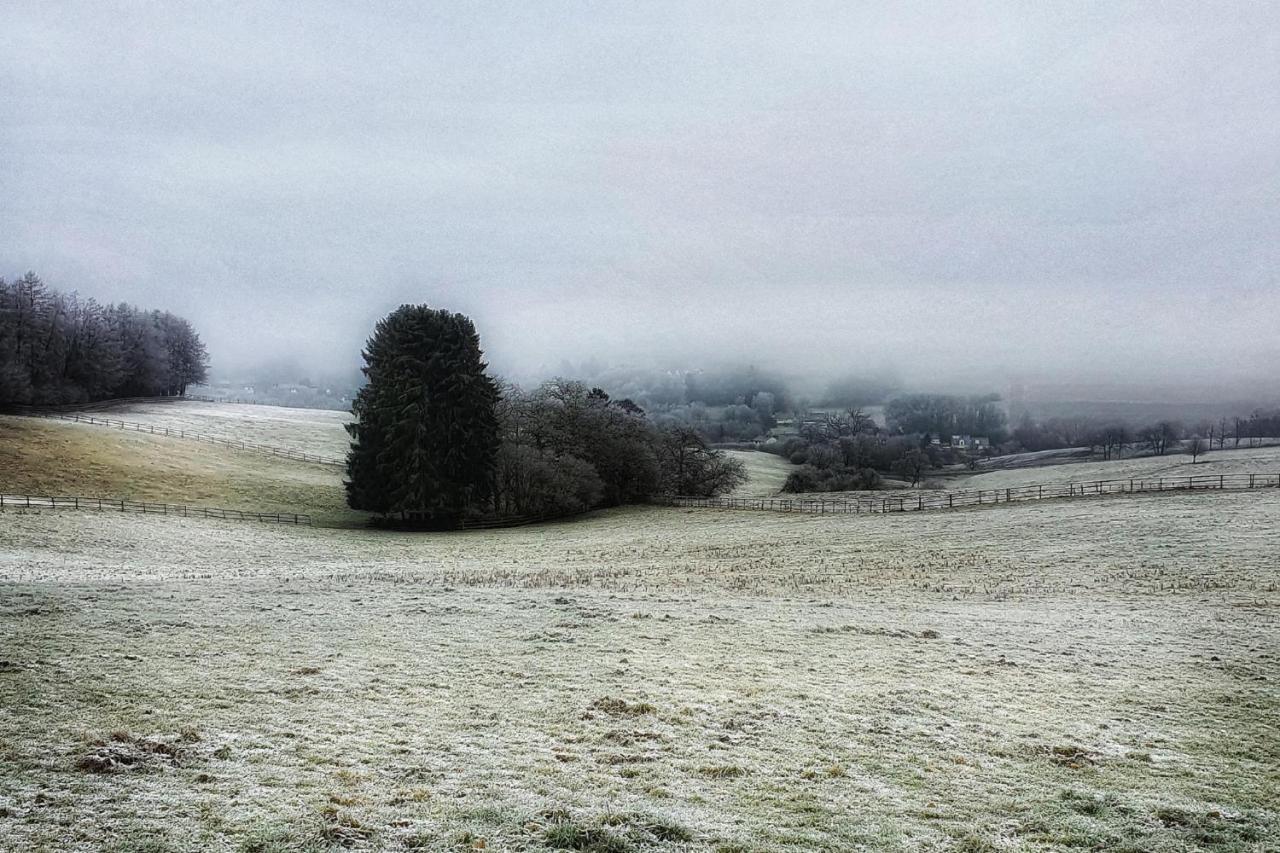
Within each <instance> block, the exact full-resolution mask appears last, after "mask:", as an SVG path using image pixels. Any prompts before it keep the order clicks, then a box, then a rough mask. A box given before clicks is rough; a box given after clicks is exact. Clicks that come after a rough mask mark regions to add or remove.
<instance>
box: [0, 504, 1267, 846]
mask: <svg viewBox="0 0 1280 853" xmlns="http://www.w3.org/2000/svg"><path fill="white" fill-rule="evenodd" d="M1278 510H1280V493H1273V492H1258V493H1238V494H1214V495H1206V494H1182V495H1170V496H1161V497H1151V498H1122V499H1114V500H1097V501H1078V502H1062V503H1056V504H1042V505H1038V504H1028V505H1014V506H1010V507H1005V508H1002V509H1001V510H999V511H981V510H979V511H968V512H956V513H945V514H926V515H921V516H877V517H872V518H868V517H864V516H837V517H831V516H828V517H813V516H785V515H774V514H761V513H745V512H716V511H706V510H698V511H682V510H673V509H635V510H626V511H615V512H608V513H601V514H597V515H595V516H592V517H588V518H586V519H584V520H581V521H577V522H573V523H568V524H560V525H553V526H542V527H534V528H524V529H517V530H508V531H499V532H475V533H464V534H450V535H397V534H377V533H373V532H368V531H359V530H354V531H353V530H348V531H340V530H319V529H317V530H308V529H287V530H281V529H277V528H267V527H257V526H252V525H243V524H227V523H219V522H212V521H191V520H185V521H183V520H175V519H165V518H157V517H131V516H110V515H98V514H91V513H76V512H74V511H59V512H49V511H45V512H31V513H25V512H19V513H14V512H6V513H4V514H3V515H0V579H2V581H0V583H2V585H0V637H3V647H2V648H3V651H0V658H2V659H3V660H2V661H0V846H3V847H5V848H6V849H13V850H31V849H35V850H40V849H46V850H66V849H80V850H99V849H119V850H153V851H154V850H170V849H172V850H244V851H250V850H254V851H268V850H323V849H330V848H333V849H339V848H357V849H359V848H369V849H402V850H408V849H426V850H474V849H488V850H538V851H541V850H594V851H648V850H655V851H657V850H672V851H675V850H699V851H702V850H706V851H712V850H714V851H722V853H726V852H727V851H773V850H856V849H875V850H882V849H883V850H916V849H934V850H970V851H973V850H1015V849H1028V850H1038V849H1070V848H1078V849H1102V848H1106V849H1128V850H1135V851H1136V850H1189V849H1202V848H1218V849H1224V850H1228V849H1239V850H1251V849H1253V850H1261V849H1274V848H1273V847H1272V846H1271V845H1273V844H1274V839H1275V838H1276V837H1277V835H1278V834H1280V813H1278V810H1277V806H1276V803H1277V802H1278V801H1280V800H1278V798H1277V794H1278V793H1280V790H1278V782H1280V777H1278V771H1277V768H1280V738H1277V737H1276V731H1277V730H1280V688H1278V687H1277V679H1278V678H1280V666H1278V665H1277V658H1276V655H1277V654H1280V643H1278V642H1277V640H1278V639H1280V621H1278V619H1277V617H1278V616H1280V609H1278V608H1280V561H1278V560H1277V559H1276V554H1277V550H1278V548H1280V531H1278V530H1277V527H1276V524H1275V518H1276V517H1277V511H1278Z"/></svg>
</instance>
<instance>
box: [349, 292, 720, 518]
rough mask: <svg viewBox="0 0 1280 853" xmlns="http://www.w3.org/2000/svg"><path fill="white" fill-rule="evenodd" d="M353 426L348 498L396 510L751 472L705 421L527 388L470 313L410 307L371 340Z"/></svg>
mask: <svg viewBox="0 0 1280 853" xmlns="http://www.w3.org/2000/svg"><path fill="white" fill-rule="evenodd" d="M364 358H365V363H366V366H365V368H364V372H365V376H366V378H367V380H368V381H367V383H366V385H365V386H364V387H363V388H362V389H361V390H360V391H359V393H358V394H357V395H356V398H355V402H354V405H353V407H352V413H353V414H354V415H355V418H356V419H355V422H354V423H352V424H351V425H349V426H348V431H349V432H350V433H351V436H352V438H353V441H352V447H351V451H350V453H349V454H348V457H347V484H346V488H347V500H348V503H349V504H350V505H351V506H352V507H353V508H355V509H360V510H368V511H372V512H376V513H379V514H380V515H382V516H384V517H386V518H394V519H397V520H398V521H400V522H406V523H414V524H425V525H433V526H434V525H442V526H447V525H450V524H454V523H456V522H458V521H459V520H461V519H464V518H468V517H476V516H496V517H505V516H530V515H547V514H566V513H571V512H577V511H581V510H584V509H589V508H591V507H596V506H614V505H619V504H626V503H635V502H640V501H644V500H647V499H648V498H649V497H650V496H651V495H654V494H659V493H678V494H693V495H715V494H721V493H723V492H725V491H728V490H730V489H732V488H734V487H735V486H736V485H738V484H739V483H741V482H742V481H743V480H744V479H745V471H744V470H743V467H742V465H741V463H739V462H737V461H736V460H733V459H730V458H728V457H726V456H724V455H723V454H721V453H719V452H717V451H713V450H711V449H710V448H709V447H708V446H707V443H706V441H705V440H704V439H703V437H702V436H701V435H700V434H699V433H698V431H697V430H696V429H692V428H689V427H687V426H684V425H682V424H679V423H667V424H663V425H658V424H655V423H654V422H652V421H650V420H649V418H648V417H647V416H646V414H645V412H644V410H643V409H642V408H641V407H640V406H638V405H636V404H635V403H634V402H633V401H631V400H629V399H620V400H614V399H611V398H610V396H609V395H608V394H607V393H605V392H604V391H602V390H601V389H599V388H590V389H589V388H587V386H585V385H584V384H582V383H580V382H570V381H565V380H555V381H552V382H547V383H545V384H543V385H541V386H540V387H538V388H537V389H535V390H533V391H529V392H526V391H524V390H522V389H520V388H518V387H516V386H513V385H500V384H499V383H497V382H495V381H494V380H493V379H492V378H491V377H490V376H489V375H488V373H487V365H486V364H485V363H484V361H483V355H482V353H481V350H480V339H479V336H478V335H477V334H476V330H475V326H474V325H473V324H472V322H471V321H470V320H469V319H468V318H466V317H465V316H463V315H461V314H454V313H451V312H449V311H443V310H437V309H432V308H429V307H427V306H422V305H418V306H415V305H404V306H401V307H400V308H399V309H397V310H396V311H394V312H393V313H391V314H390V315H388V316H387V317H386V318H384V319H383V320H382V321H380V322H379V323H378V325H377V327H376V329H375V331H374V334H373V336H372V337H371V338H370V339H369V342H368V345H367V347H366V349H365V352H364Z"/></svg>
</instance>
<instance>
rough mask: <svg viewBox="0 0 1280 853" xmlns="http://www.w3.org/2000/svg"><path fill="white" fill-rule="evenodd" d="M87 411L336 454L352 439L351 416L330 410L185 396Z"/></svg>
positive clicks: (344, 452) (340, 455) (231, 438)
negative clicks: (348, 428)
mask: <svg viewBox="0 0 1280 853" xmlns="http://www.w3.org/2000/svg"><path fill="white" fill-rule="evenodd" d="M86 413H87V414H91V415H94V414H101V415H102V416H103V417H106V418H110V419H112V420H122V421H129V422H131V423H142V424H150V425H154V426H156V427H167V428H169V429H180V430H186V431H188V432H199V433H203V434H205V435H210V436H213V437H214V438H224V439H227V440H229V441H246V442H252V443H256V444H267V445H270V446H272V447H281V448H285V449H287V450H297V451H300V452H302V453H312V454H316V455H318V456H324V457H332V458H337V459H341V458H343V457H345V456H346V455H347V449H348V448H349V447H350V444H351V438H350V436H348V435H347V432H346V430H345V429H344V428H343V425H344V424H345V423H347V422H348V421H349V420H351V415H350V413H348V412H335V411H331V410H329V409H290V408H286V407H284V406H258V405H253V404H250V403H201V402H196V401H193V400H183V401H180V402H170V403H130V404H128V405H123V406H112V407H110V408H108V409H104V410H102V411H100V412H99V411H92V410H90V411H87V412H86Z"/></svg>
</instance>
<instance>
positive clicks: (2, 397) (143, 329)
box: [0, 272, 209, 405]
mask: <svg viewBox="0 0 1280 853" xmlns="http://www.w3.org/2000/svg"><path fill="white" fill-rule="evenodd" d="M208 366H209V357H208V354H207V352H206V351H205V347H204V344H203V343H202V342H201V341H200V336H199V335H198V334H197V333H196V331H195V329H194V328H193V327H192V325H191V324H190V323H189V322H187V321H186V320H185V319H183V318H182V317H178V316H176V315H174V314H170V313H168V312H166V311H144V310H142V309H140V308H135V307H133V306H132V305H126V304H124V303H121V304H119V305H101V304H99V303H97V302H95V301H94V300H92V299H82V298H81V297H80V296H78V295H77V294H75V293H59V292H57V291H55V290H53V289H51V288H49V287H48V286H46V285H45V283H44V282H43V281H41V280H40V277H39V276H37V275H36V274H35V273H30V272H29V273H27V274H26V275H24V276H22V277H21V278H19V279H16V280H14V281H12V282H8V281H5V280H4V279H3V278H0V404H33V405H53V404H60V403H82V402H92V401H95V400H104V399H109V398H111V397H137V396H158V395H168V394H184V393H186V390H187V387H188V386H189V385H194V384H199V383H201V382H203V381H205V379H206V376H207V373H208Z"/></svg>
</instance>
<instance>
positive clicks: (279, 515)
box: [0, 493, 311, 525]
mask: <svg viewBox="0 0 1280 853" xmlns="http://www.w3.org/2000/svg"><path fill="white" fill-rule="evenodd" d="M0 509H93V510H103V511H110V512H136V513H142V514H147V513H150V514H154V515H177V516H181V517H183V518H223V519H229V520H232V521H264V522H270V523H272V524H301V525H310V524H311V516H310V515H307V514H305V513H296V512H250V511H246V510H239V509H222V508H220V507H204V506H185V505H182V504H165V503H155V502H153V501H133V500H128V499H127V498H90V497H84V496H80V495H9V494H3V493H0Z"/></svg>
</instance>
